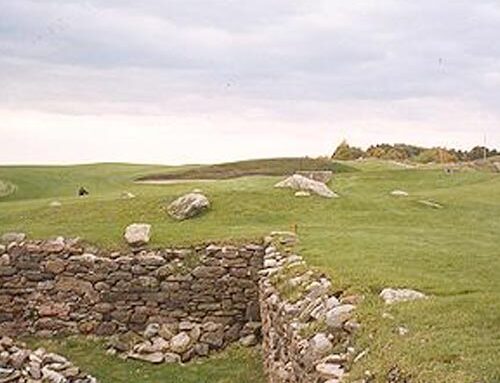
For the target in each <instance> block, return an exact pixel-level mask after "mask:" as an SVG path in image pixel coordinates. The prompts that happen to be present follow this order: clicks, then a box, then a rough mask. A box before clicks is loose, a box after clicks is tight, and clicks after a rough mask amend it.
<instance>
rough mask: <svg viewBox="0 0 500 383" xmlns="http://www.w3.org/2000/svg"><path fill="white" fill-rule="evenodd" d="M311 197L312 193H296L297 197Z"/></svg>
mask: <svg viewBox="0 0 500 383" xmlns="http://www.w3.org/2000/svg"><path fill="white" fill-rule="evenodd" d="M310 196H311V193H309V192H308V191H304V190H299V191H298V192H295V197H310Z"/></svg>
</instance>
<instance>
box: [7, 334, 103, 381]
mask: <svg viewBox="0 0 500 383" xmlns="http://www.w3.org/2000/svg"><path fill="white" fill-rule="evenodd" d="M8 382H9V383H42V382H47V383H97V380H96V379H95V378H94V377H92V376H90V375H87V374H85V373H82V372H81V371H80V369H79V368H78V367H75V366H74V365H73V364H72V363H71V362H69V361H68V360H67V359H66V358H64V357H62V356H60V355H57V354H53V353H48V352H47V351H45V350H44V349H42V348H39V349H37V350H35V351H31V350H29V349H28V348H26V345H24V344H21V343H19V344H16V343H14V341H13V340H12V339H11V338H8V337H3V338H0V383H8Z"/></svg>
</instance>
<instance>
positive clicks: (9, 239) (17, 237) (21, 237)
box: [2, 232, 26, 243]
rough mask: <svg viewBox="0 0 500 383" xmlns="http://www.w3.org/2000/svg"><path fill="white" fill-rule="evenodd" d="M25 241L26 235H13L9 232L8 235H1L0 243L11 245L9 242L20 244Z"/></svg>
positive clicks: (13, 233)
mask: <svg viewBox="0 0 500 383" xmlns="http://www.w3.org/2000/svg"><path fill="white" fill-rule="evenodd" d="M25 239H26V234H24V233H15V232H10V233H5V234H4V235H2V242H3V243H11V242H17V243H19V242H22V241H24V240H25Z"/></svg>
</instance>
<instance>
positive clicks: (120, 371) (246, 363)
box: [27, 338, 263, 383]
mask: <svg viewBox="0 0 500 383" xmlns="http://www.w3.org/2000/svg"><path fill="white" fill-rule="evenodd" d="M27 343H28V344H29V345H30V346H31V347H33V348H36V347H44V348H45V349H47V350H48V351H49V352H57V353H61V354H63V355H65V356H67V357H68V358H69V359H70V360H71V361H72V362H73V363H75V364H76V365H77V366H80V367H83V368H84V370H85V372H86V373H88V374H91V375H92V376H94V377H96V378H97V379H98V380H99V382H100V383H128V382H141V383H160V382H162V383H233V382H241V383H254V382H262V381H263V375H262V374H263V372H262V362H261V360H260V355H259V353H258V352H257V351H256V350H253V349H243V348H239V347H232V348H229V349H228V350H226V351H224V352H222V353H220V354H218V355H217V356H215V357H211V358H210V359H209V360H208V359H205V360H198V361H196V362H192V363H189V364H188V365H185V366H180V365H166V364H163V365H151V364H146V363H141V362H137V361H133V360H127V361H123V360H120V359H119V358H117V357H116V356H110V355H107V354H106V351H105V347H104V345H103V344H102V342H100V341H98V340H91V339H83V338H69V339H64V340H63V339H55V340H44V341H41V340H28V341H27Z"/></svg>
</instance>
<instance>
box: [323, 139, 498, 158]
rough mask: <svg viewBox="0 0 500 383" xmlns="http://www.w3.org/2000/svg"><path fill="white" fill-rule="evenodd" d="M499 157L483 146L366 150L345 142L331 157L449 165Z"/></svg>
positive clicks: (387, 146) (385, 146) (384, 146)
mask: <svg viewBox="0 0 500 383" xmlns="http://www.w3.org/2000/svg"><path fill="white" fill-rule="evenodd" d="M498 155H500V152H498V151H497V150H496V149H490V148H487V147H484V146H475V147H473V148H472V149H470V150H457V149H447V148H440V147H435V148H424V147H420V146H415V145H407V144H394V145H391V144H377V145H372V146H370V147H369V148H368V149H367V150H363V149H361V148H358V147H355V146H351V145H349V144H348V143H347V141H345V140H344V141H342V143H341V144H340V145H339V146H337V148H336V149H335V152H334V153H333V155H332V158H333V159H336V160H356V159H359V158H380V159H384V160H394V161H406V160H410V161H414V162H420V163H431V162H438V163H439V162H440V163H450V162H466V161H475V160H479V159H483V158H484V157H485V156H486V157H487V158H488V157H493V156H498Z"/></svg>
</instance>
